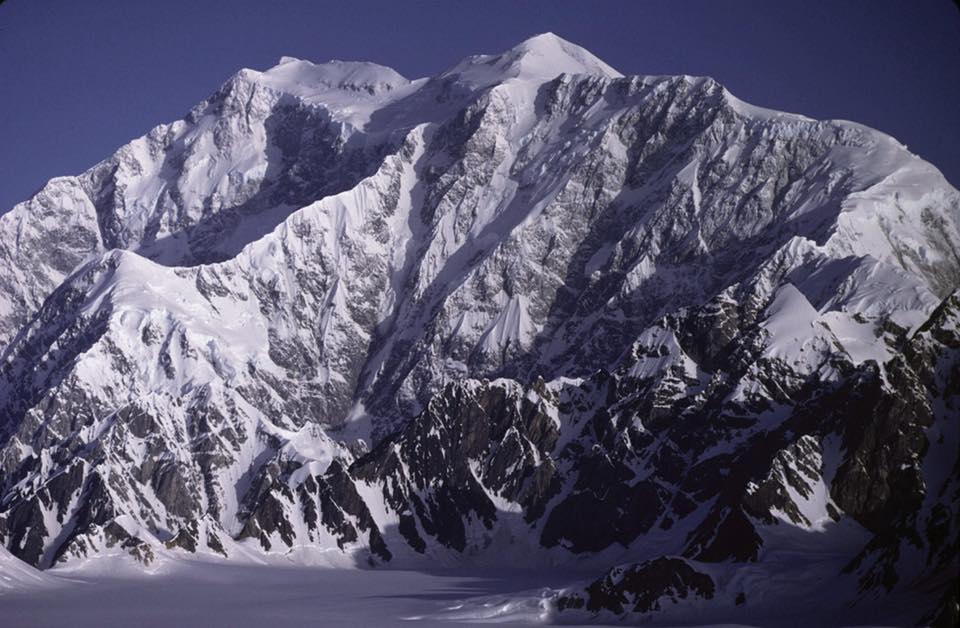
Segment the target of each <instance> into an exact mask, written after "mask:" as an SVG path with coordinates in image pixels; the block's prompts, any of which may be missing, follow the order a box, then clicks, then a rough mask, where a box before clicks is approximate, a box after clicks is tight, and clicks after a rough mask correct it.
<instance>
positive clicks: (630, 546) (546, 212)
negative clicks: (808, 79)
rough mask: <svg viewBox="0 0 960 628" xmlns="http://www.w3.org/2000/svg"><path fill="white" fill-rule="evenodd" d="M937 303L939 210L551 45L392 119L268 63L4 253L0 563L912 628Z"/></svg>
mask: <svg viewBox="0 0 960 628" xmlns="http://www.w3.org/2000/svg"><path fill="white" fill-rule="evenodd" d="M958 285H960V193H958V192H957V190H955V189H953V188H952V187H951V186H950V185H949V184H948V183H947V182H946V181H945V180H944V178H943V177H942V175H941V174H940V173H939V172H938V171H937V170H936V168H934V167H933V166H932V165H930V164H928V163H926V162H924V161H922V160H921V159H919V158H918V157H916V156H915V155H912V154H910V153H909V152H908V151H907V150H906V149H905V148H904V147H903V146H902V145H901V144H900V143H898V142H897V141H895V140H894V139H892V138H890V137H889V136H887V135H884V134H883V133H880V132H878V131H874V130H872V129H869V128H866V127H863V126H861V125H857V124H854V123H849V122H840V121H817V120H811V119H808V118H804V117H802V116H796V115H787V114H779V113H777V112H771V111H769V110H766V109H761V108H759V107H754V106H751V105H748V104H746V103H744V102H742V101H739V100H738V99H736V98H734V97H732V96H731V95H730V94H729V92H727V91H726V90H725V89H724V88H723V87H722V86H721V85H719V84H718V83H717V82H715V81H713V80H711V79H707V78H696V77H689V76H678V77H662V76H658V77H644V76H623V75H621V74H620V73H618V72H616V71H615V70H613V69H612V68H610V67H609V66H608V65H606V64H605V63H603V62H602V61H600V60H599V59H597V58H596V57H594V56H593V55H591V54H590V53H589V52H587V51H585V50H583V49H582V48H579V47H577V46H575V45H573V44H571V43H569V42H567V41H565V40H563V39H561V38H559V37H557V36H555V35H552V34H545V35H538V36H536V37H533V38H531V39H529V40H527V41H525V42H523V43H521V44H520V45H518V46H516V47H514V48H512V49H510V50H508V51H506V52H504V53H501V54H497V55H483V56H476V57H470V58H468V59H466V60H464V61H462V62H460V63H458V64H456V65H454V66H452V67H451V69H449V70H447V71H445V72H443V73H440V74H439V75H437V76H434V77H428V78H423V79H418V80H414V81H409V80H407V79H405V78H404V77H402V76H400V75H399V74H397V73H396V72H394V71H393V70H390V69H389V68H386V67H383V66H378V65H375V64H369V63H355V62H341V61H331V62H329V63H326V64H312V63H310V62H308V61H302V60H296V59H291V58H284V59H282V60H281V62H280V64H279V65H277V66H275V67H274V68H272V69H270V70H267V71H265V72H257V71H253V70H242V71H240V72H238V73H237V74H236V75H234V76H233V77H232V78H230V79H229V80H228V81H227V82H226V83H225V84H224V85H223V86H221V87H220V88H219V89H218V90H217V91H216V92H215V93H214V94H212V95H211V96H210V97H209V98H208V99H206V100H205V101H203V102H202V103H200V104H198V105H197V106H196V107H195V108H194V109H192V110H191V111H190V112H189V113H188V114H187V115H186V116H185V117H184V118H183V119H181V120H178V121H176V122H173V123H170V124H164V125H161V126H158V127H156V128H155V129H153V130H151V131H150V132H149V133H147V134H146V135H145V136H143V137H141V138H138V139H136V140H133V141H132V142H130V143H129V144H127V145H125V146H123V147H121V148H120V149H119V150H118V151H117V152H116V153H115V154H114V155H112V156H111V157H109V158H107V159H106V160H104V161H103V162H101V163H99V164H97V165H95V166H94V167H93V168H91V169H90V170H88V171H87V172H85V173H83V174H81V175H79V176H75V177H60V178H57V179H53V180H51V181H50V182H49V183H48V184H47V185H46V186H45V187H44V188H43V189H42V190H40V191H39V192H38V193H37V194H36V195H35V196H34V197H32V198H31V199H28V200H27V201H25V202H23V203H21V204H19V205H17V206H16V207H14V208H13V209H12V210H11V211H9V212H7V213H6V214H4V215H3V216H2V217H0V347H2V353H0V542H2V544H3V545H4V546H5V547H6V548H7V549H8V550H9V552H10V553H11V554H13V555H15V556H16V557H18V558H19V559H21V560H23V561H26V562H27V563H30V564H32V565H34V566H36V567H40V568H41V569H46V568H49V567H52V566H56V565H60V564H61V563H71V562H74V561H77V560H78V559H79V558H82V557H90V556H99V555H105V554H121V555H124V556H126V555H129V556H130V557H131V560H136V561H140V562H143V563H151V562H153V561H163V560H166V559H168V558H169V557H171V556H173V555H175V554H176V553H179V552H186V553H195V552H201V553H215V554H219V555H222V556H225V557H226V558H228V559H237V558H239V557H242V556H249V555H250V553H251V552H253V553H266V554H280V555H285V556H290V557H302V556H304V554H305V553H309V552H310V551H321V552H325V555H328V556H329V555H332V554H336V555H337V556H341V557H342V558H343V560H345V561H349V562H356V563H357V564H361V565H367V564H383V563H388V564H392V565H420V566H422V565H436V564H451V563H456V564H467V565H472V566H480V565H485V566H491V565H498V564H504V562H505V561H510V560H513V559H515V557H519V556H522V557H523V560H524V561H525V562H526V563H527V564H529V565H538V564H539V565H553V566H559V567H563V566H569V567H575V568H576V569H577V572H578V573H582V570H583V569H592V570H594V572H595V573H596V578H595V580H593V581H591V582H581V583H579V584H577V583H575V582H573V580H574V577H573V576H572V577H571V584H570V586H569V587H568V588H566V589H564V590H562V591H558V592H556V593H555V595H552V596H551V597H550V599H549V600H546V601H544V603H545V604H547V605H548V606H549V607H550V609H552V610H551V612H556V613H561V614H566V615H574V616H577V615H587V616H589V617H600V616H604V615H607V614H617V615H624V614H630V613H638V612H644V613H661V614H663V616H664V617H665V618H666V619H664V621H674V622H685V621H688V620H690V621H692V619H691V617H697V616H698V615H697V613H698V612H701V611H703V612H709V613H711V614H710V616H711V617H713V618H716V617H721V616H722V617H724V618H725V619H724V621H729V622H731V623H737V622H739V623H745V622H746V623H748V622H751V621H752V622H757V621H760V622H763V621H764V620H765V618H769V617H772V616H776V615H777V614H778V613H782V612H784V611H783V608H782V607H781V604H782V601H783V600H785V599H795V600H804V599H807V598H810V599H813V598H814V597H816V598H817V599H819V600H820V601H821V603H820V604H818V608H817V609H815V610H816V612H823V613H832V612H835V614H834V615H832V617H834V619H833V620H831V621H838V622H841V621H847V622H848V623H849V622H853V621H879V620H881V619H888V617H889V615H887V614H886V613H888V612H891V613H892V612H899V613H901V615H898V617H902V618H906V619H904V621H906V620H907V619H909V620H910V621H916V620H919V619H923V617H921V615H922V613H923V612H929V613H935V612H936V609H938V608H949V604H950V603H951V602H950V600H949V599H948V598H946V597H945V598H943V600H941V597H940V596H941V595H949V591H948V590H947V588H946V586H940V585H939V584H938V585H936V586H934V585H933V584H931V585H930V586H926V585H924V586H923V587H919V588H918V587H917V586H915V585H916V583H918V582H927V583H948V582H949V581H950V579H951V578H955V577H956V565H957V552H958V548H957V545H956V543H955V542H954V541H953V539H956V538H958V535H960V519H958V510H960V509H958V495H960V493H958V491H960V477H958V476H960V473H958V470H960V466H958V462H957V451H958V446H960V424H958V422H957V417H958V416H960V386H958V385H957V382H958V381H960V380H958V375H957V368H958V364H960V360H958V348H960V336H958V334H960V328H958V321H960V318H958V317H960V303H958V297H957V288H958ZM331 553H332V554H331ZM10 560H12V559H10ZM795 572H802V573H805V574H810V577H809V578H793V579H792V578H790V577H787V576H785V575H784V574H787V573H795ZM24 573H30V572H28V571H24ZM938 587H939V588H938ZM748 589H749V590H748ZM921 589H922V590H921ZM944 591H947V593H946V594H945V593H944ZM871 596H873V597H876V598H877V599H879V600H880V602H878V603H877V604H873V602H869V603H866V602H863V600H867V599H871V600H872V599H873V597H871ZM798 604H799V603H798ZM903 608H910V609H919V610H918V612H917V613H916V616H910V617H907V616H908V615H910V612H906V611H902V609H903ZM704 609H707V610H706V611H704ZM851 609H852V610H851ZM896 609H901V610H896ZM796 610H797V612H802V613H812V612H814V609H810V608H801V607H800V606H798V607H797V609H796ZM930 616H931V617H932V615H930Z"/></svg>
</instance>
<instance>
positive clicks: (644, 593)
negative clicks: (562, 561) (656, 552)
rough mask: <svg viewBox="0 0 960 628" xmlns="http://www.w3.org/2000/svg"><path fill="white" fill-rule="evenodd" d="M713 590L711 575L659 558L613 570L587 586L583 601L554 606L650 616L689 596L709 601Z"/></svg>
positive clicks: (573, 598)
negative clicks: (665, 605)
mask: <svg viewBox="0 0 960 628" xmlns="http://www.w3.org/2000/svg"><path fill="white" fill-rule="evenodd" d="M715 591H716V586H715V585H714V583H713V580H712V579H711V578H710V576H708V575H707V574H704V573H700V572H698V571H696V570H694V569H693V568H692V567H690V565H689V564H687V563H686V562H685V561H684V560H682V559H678V558H658V559H656V560H652V561H649V562H646V563H643V564H642V565H632V566H630V567H615V568H613V569H611V570H610V571H609V572H607V574H606V575H604V576H603V577H602V578H600V579H598V580H596V581H594V582H592V583H591V584H590V585H588V586H587V587H586V590H585V593H586V600H584V598H583V597H581V596H580V595H578V594H572V595H567V596H561V597H559V598H558V599H557V600H556V604H557V606H558V608H560V610H564V609H568V608H571V609H573V608H584V607H585V608H586V609H587V610H589V611H591V612H595V613H596V612H599V611H603V610H606V611H610V612H612V613H616V614H623V613H625V612H633V613H651V612H655V611H660V610H663V604H667V603H669V602H672V603H674V604H676V603H677V602H678V601H680V600H686V599H687V598H689V597H700V598H703V599H705V600H709V599H711V598H713V596H714V593H715Z"/></svg>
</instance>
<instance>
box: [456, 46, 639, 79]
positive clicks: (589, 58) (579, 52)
mask: <svg viewBox="0 0 960 628" xmlns="http://www.w3.org/2000/svg"><path fill="white" fill-rule="evenodd" d="M560 74H588V75H596V76H603V77H606V78H620V77H622V76H623V75H622V74H621V73H620V72H618V71H616V70H615V69H613V68H612V67H610V66H609V65H607V64H606V63H604V62H603V61H601V60H600V59H598V58H597V57H595V56H594V55H593V54H591V53H590V52H589V51H587V50H585V49H584V48H581V47H580V46H577V45H576V44H572V43H570V42H569V41H567V40H565V39H563V38H561V37H558V36H556V35H554V34H553V33H543V34H541V35H536V36H534V37H531V38H529V39H527V40H525V41H523V42H521V43H520V44H518V45H516V46H514V47H513V48H511V49H509V50H507V51H506V52H503V53H500V54H495V55H477V56H472V57H468V58H467V59H465V60H464V61H462V62H460V63H459V64H457V65H456V66H454V67H453V68H452V69H450V70H449V71H447V72H445V73H444V76H454V75H456V76H458V77H459V78H460V80H461V81H462V82H464V83H467V84H469V85H471V86H472V87H476V88H479V87H485V86H488V85H493V84H496V83H499V82H502V81H505V80H507V79H511V78H515V79H521V80H535V81H548V80H550V79H553V78H556V77H557V76H559V75H560Z"/></svg>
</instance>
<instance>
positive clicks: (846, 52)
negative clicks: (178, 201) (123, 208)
mask: <svg viewBox="0 0 960 628" xmlns="http://www.w3.org/2000/svg"><path fill="white" fill-rule="evenodd" d="M0 1H2V0H0ZM544 31H553V32H554V33H556V34H558V35H560V36H562V37H564V38H566V39H569V40H570V41H572V42H574V43H577V44H579V45H581V46H583V47H585V48H587V49H588V50H590V51H592V52H593V53H594V54H596V55H597V56H599V57H600V58H602V59H604V60H605V61H607V62H608V63H609V64H610V65H612V66H613V67H615V68H617V69H618V70H620V71H621V72H624V73H626V74H693V75H709V76H713V77H714V78H716V79H717V80H719V81H720V82H721V83H723V84H724V85H726V86H727V87H728V88H729V89H730V91H732V92H733V93H734V94H736V95H737V96H739V97H740V98H743V99H744V100H747V101H749V102H752V103H754V104H757V105H762V106H766V107H772V108H776V109H783V110H787V111H793V112H798V113H803V114H806V115H809V116H812V117H816V118H843V119H848V120H855V121H857V122H862V123H864V124H867V125H869V126H872V127H875V128H878V129H880V130H883V131H886V132H887V133H890V134H892V135H893V136H894V137H896V138H898V139H899V140H901V141H902V142H904V143H906V144H907V145H908V146H909V148H910V149H911V150H912V151H913V152H915V153H917V154H919V155H920V156H922V157H924V158H926V159H928V160H929V161H931V162H933V163H934V164H935V165H936V166H938V167H939V168H940V169H941V171H942V172H943V173H944V174H945V175H946V176H947V178H948V179H949V180H950V181H951V182H952V183H953V184H954V185H960V10H958V9H957V6H956V5H955V4H954V3H953V2H952V1H951V0H829V1H826V0H823V1H822V0H800V1H787V0H778V1H775V2H774V1H769V0H762V1H760V0H757V1H754V0H683V1H676V0H665V1H662V2H653V1H648V2H644V1H642V0H635V1H630V2H614V1H612V0H609V1H605V0H590V1H587V0H584V1H583V2H568V1H564V0H553V1H550V2H539V1H533V0H511V1H505V0H471V1H470V2H462V1H458V0H446V1H443V2H440V1H426V0H422V1H401V0H390V1H379V2H373V1H367V0H342V1H339V2H321V1H309V2H308V1H294V0H269V1H264V0H233V1H229V2H228V1H220V0H192V1H187V0H166V1H155V0H154V1H146V0H116V1H114V0H96V1H93V2H80V1H78V0H7V1H6V2H2V4H0V212H2V211H5V210H6V209H9V208H10V207H11V206H12V205H13V204H15V203H16V202H18V201H20V200H23V199H25V198H27V197H28V196H30V195H31V194H32V193H33V192H34V191H36V190H37V189H38V188H39V187H40V186H41V185H42V184H43V182H44V181H46V180H47V179H49V178H50V177H53V176H58V175H64V174H78V173H80V172H82V171H84V170H86V169H87V168H89V167H90V166H92V165H93V164H95V163H96V162H98V161H99V160H101V159H103V158H105V157H107V156H109V155H110V154H111V153H112V152H113V151H114V150H115V149H116V148H118V147H119V146H120V145H122V144H124V143H125V142H127V141H129V140H130V139H133V138H135V137H138V136H140V135H142V134H144V133H145V132H147V131H148V130H149V129H150V128H151V127H152V126H154V125H156V124H158V123H160V122H166V121H170V120H175V119H177V118H180V117H182V116H183V115H184V114H185V113H186V112H187V110H189V109H190V107H192V106H193V105H194V104H196V103H197V102H199V101H200V100H202V99H203V98H205V97H206V96H208V95H209V94H211V93H212V92H214V91H215V90H216V88H217V87H218V86H219V85H220V83H222V82H223V81H224V80H226V79H227V78H228V77H229V76H230V75H231V74H233V73H234V72H235V71H236V70H238V69H240V68H241V67H250V68H256V69H265V68H268V67H270V66H272V65H274V64H275V63H276V62H277V60H278V59H279V57H280V56H281V55H291V56H296V57H300V58H304V59H310V60H312V61H326V60H329V59H331V58H337V59H347V60H365V61H376V62H378V63H382V64H384V65H389V66H391V67H393V68H394V69H396V70H397V71H399V72H400V73H401V74H404V75H405V76H407V77H408V78H416V77H419V76H426V75H430V74H434V73H437V72H439V71H441V70H443V69H445V68H447V67H449V66H451V65H453V64H454V63H456V62H457V61H459V60H460V59H462V58H463V57H465V56H467V55H470V54H478V53H489V52H499V51H501V50H504V49H506V48H509V47H511V46H513V45H514V44H516V43H518V42H520V41H521V40H523V39H525V38H526V37H528V36H530V35H533V34H537V33H541V32H544Z"/></svg>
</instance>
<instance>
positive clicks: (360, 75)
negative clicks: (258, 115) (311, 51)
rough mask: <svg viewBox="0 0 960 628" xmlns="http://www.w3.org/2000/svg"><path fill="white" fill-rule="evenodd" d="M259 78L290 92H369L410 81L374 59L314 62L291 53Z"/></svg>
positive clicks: (386, 90)
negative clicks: (368, 60) (367, 60)
mask: <svg viewBox="0 0 960 628" xmlns="http://www.w3.org/2000/svg"><path fill="white" fill-rule="evenodd" d="M259 78H260V80H261V81H262V82H263V83H265V84H267V85H270V86H271V87H274V88H276V89H280V90H282V91H286V92H292V93H303V92H305V91H309V92H318V91H328V90H344V91H351V92H360V93H364V92H365V93H367V94H371V95H372V94H377V93H382V92H389V91H392V90H394V89H398V88H401V87H404V86H406V85H407V84H408V83H409V82H410V81H408V80H407V79H406V78H404V77H403V76H402V75H401V74H400V73H399V72H397V71H396V70H394V69H392V68H388V67H386V66H383V65H378V64H376V63H369V62H366V61H339V60H332V61H329V62H327V63H319V64H318V63H312V62H310V61H304V60H301V59H295V58H293V57H282V58H281V59H280V63H278V64H277V65H275V66H274V67H272V68H270V69H269V70H267V71H266V72H262V73H259Z"/></svg>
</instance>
